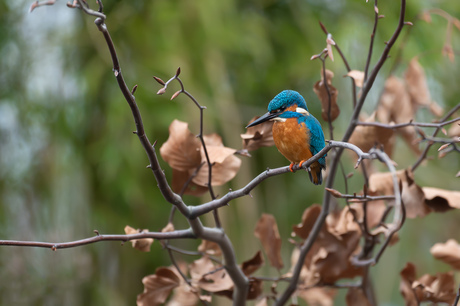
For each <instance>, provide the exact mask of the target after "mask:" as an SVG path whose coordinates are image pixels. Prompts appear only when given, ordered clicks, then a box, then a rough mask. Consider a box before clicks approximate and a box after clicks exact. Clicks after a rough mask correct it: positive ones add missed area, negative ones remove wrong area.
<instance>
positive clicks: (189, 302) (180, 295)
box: [166, 262, 200, 306]
mask: <svg viewBox="0 0 460 306" xmlns="http://www.w3.org/2000/svg"><path fill="white" fill-rule="evenodd" d="M170 269H171V270H172V271H173V272H174V273H176V275H177V277H179V279H180V286H178V287H176V288H174V290H173V294H172V296H171V298H170V299H169V301H168V303H167V304H166V305H167V306H194V305H196V304H197V303H198V301H199V299H200V297H199V290H198V288H196V287H195V286H193V284H192V286H190V285H189V284H188V283H186V282H185V280H184V279H183V278H182V276H181V275H180V273H179V271H177V268H176V267H170ZM178 269H180V270H181V271H182V272H183V273H184V274H186V273H187V270H188V267H187V264H186V263H185V262H178Z"/></svg>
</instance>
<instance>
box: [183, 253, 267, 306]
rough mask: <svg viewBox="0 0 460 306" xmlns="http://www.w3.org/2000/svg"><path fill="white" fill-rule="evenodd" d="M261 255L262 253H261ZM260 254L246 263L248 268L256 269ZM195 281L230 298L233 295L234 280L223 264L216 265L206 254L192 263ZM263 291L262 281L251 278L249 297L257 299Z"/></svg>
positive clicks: (191, 273) (202, 286)
mask: <svg viewBox="0 0 460 306" xmlns="http://www.w3.org/2000/svg"><path fill="white" fill-rule="evenodd" d="M259 256H260V255H259ZM257 257H258V255H257V254H256V256H255V257H254V258H252V259H251V260H249V261H248V262H247V263H246V269H248V270H247V271H249V272H250V270H252V272H253V271H255V269H254V268H255V266H256V263H255V262H256V261H258V259H257ZM190 275H191V277H192V280H193V283H194V284H196V285H197V286H198V287H199V288H201V289H203V290H206V291H209V292H212V293H215V294H218V295H223V296H226V297H228V298H232V295H233V281H232V280H231V278H230V276H229V275H228V273H227V271H226V270H225V269H223V267H222V266H215V265H214V264H213V263H212V261H211V260H210V259H209V257H207V256H204V257H202V258H200V259H198V260H195V261H194V262H193V263H192V264H191V265H190ZM261 293H262V282H261V281H260V280H255V279H250V282H249V290H248V295H247V299H255V298H257V297H259V296H260V294H261Z"/></svg>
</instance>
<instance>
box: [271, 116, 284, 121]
mask: <svg viewBox="0 0 460 306" xmlns="http://www.w3.org/2000/svg"><path fill="white" fill-rule="evenodd" d="M286 120H287V118H280V117H276V118H272V119H270V121H278V122H286Z"/></svg>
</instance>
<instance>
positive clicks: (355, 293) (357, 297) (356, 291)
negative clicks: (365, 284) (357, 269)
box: [346, 288, 372, 306]
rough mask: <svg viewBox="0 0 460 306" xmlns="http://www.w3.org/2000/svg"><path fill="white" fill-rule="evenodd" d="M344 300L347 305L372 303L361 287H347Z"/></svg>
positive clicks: (363, 305) (361, 305)
mask: <svg viewBox="0 0 460 306" xmlns="http://www.w3.org/2000/svg"><path fill="white" fill-rule="evenodd" d="M346 301H347V305H348V306H355V305H359V306H371V305H372V304H371V303H370V302H369V300H368V299H367V297H366V295H365V294H364V292H363V290H362V289H361V288H350V289H348V292H347V296H346Z"/></svg>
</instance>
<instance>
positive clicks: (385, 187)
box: [369, 169, 460, 218]
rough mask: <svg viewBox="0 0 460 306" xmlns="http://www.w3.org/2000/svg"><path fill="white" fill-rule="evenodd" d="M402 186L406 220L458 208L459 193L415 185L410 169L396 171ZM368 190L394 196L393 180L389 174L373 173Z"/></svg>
mask: <svg viewBox="0 0 460 306" xmlns="http://www.w3.org/2000/svg"><path fill="white" fill-rule="evenodd" d="M397 177H398V180H399V181H400V182H401V186H402V193H401V197H402V201H403V203H404V207H405V210H406V217H407V218H416V217H425V216H426V215H427V214H429V213H431V212H445V211H448V210H451V209H458V208H460V192H459V191H452V190H445V189H439V188H432V187H420V186H419V185H417V184H416V183H415V180H414V174H413V173H412V172H411V171H410V169H405V170H399V171H397ZM369 190H370V191H371V192H373V193H376V194H379V195H394V190H393V179H392V175H391V173H389V172H384V173H374V174H372V175H371V176H370V177H369Z"/></svg>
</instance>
